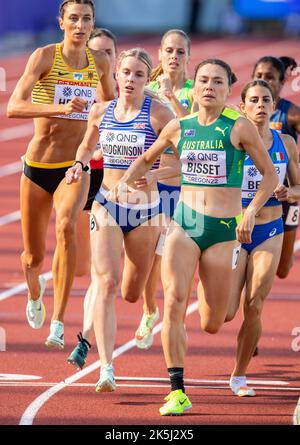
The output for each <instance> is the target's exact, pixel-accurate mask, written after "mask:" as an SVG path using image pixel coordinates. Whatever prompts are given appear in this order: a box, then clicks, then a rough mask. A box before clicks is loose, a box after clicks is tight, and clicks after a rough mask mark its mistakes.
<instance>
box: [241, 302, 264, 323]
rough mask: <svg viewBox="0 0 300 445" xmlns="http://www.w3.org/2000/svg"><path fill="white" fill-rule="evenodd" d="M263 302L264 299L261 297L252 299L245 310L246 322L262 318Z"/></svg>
mask: <svg viewBox="0 0 300 445" xmlns="http://www.w3.org/2000/svg"><path fill="white" fill-rule="evenodd" d="M263 302H264V300H263V299H262V298H260V297H256V298H253V299H252V300H250V302H249V303H248V304H247V305H246V307H245V310H244V317H245V321H246V322H248V323H252V322H255V321H256V320H258V319H260V316H261V312H262V308H263Z"/></svg>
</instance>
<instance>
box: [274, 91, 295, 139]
mask: <svg viewBox="0 0 300 445" xmlns="http://www.w3.org/2000/svg"><path fill="white" fill-rule="evenodd" d="M292 105H293V103H292V102H290V101H289V100H286V99H280V100H279V102H278V105H277V108H276V110H275V111H274V113H273V114H272V116H271V119H270V121H271V122H270V128H272V129H273V130H277V131H278V132H279V133H282V134H289V135H290V136H292V137H293V138H294V139H295V141H296V142H297V139H298V135H297V132H296V131H294V130H292V129H291V128H290V127H289V124H288V111H289V109H290V107H291V106H292Z"/></svg>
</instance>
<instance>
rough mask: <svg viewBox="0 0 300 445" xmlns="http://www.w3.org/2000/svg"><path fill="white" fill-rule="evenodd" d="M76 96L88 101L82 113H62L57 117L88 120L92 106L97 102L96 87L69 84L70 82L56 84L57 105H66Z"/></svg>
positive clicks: (55, 97)
mask: <svg viewBox="0 0 300 445" xmlns="http://www.w3.org/2000/svg"><path fill="white" fill-rule="evenodd" d="M74 97H78V98H80V99H83V100H85V101H87V104H86V106H85V107H84V110H83V111H82V112H80V113H78V112H76V113H71V114H68V115H63V114H60V115H58V116H55V117H59V118H62V119H77V120H87V119H88V114H89V111H90V109H91V106H92V105H93V104H94V103H95V102H96V89H95V88H91V87H85V86H79V85H69V84H56V85H55V94H54V103H55V104H57V105H65V104H67V103H69V102H70V101H71V100H72V99H73V98H74Z"/></svg>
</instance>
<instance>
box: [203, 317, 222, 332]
mask: <svg viewBox="0 0 300 445" xmlns="http://www.w3.org/2000/svg"><path fill="white" fill-rule="evenodd" d="M223 322H224V320H222V321H219V320H203V321H202V320H201V328H202V329H203V331H205V332H207V333H208V334H216V333H217V332H218V331H219V330H220V328H221V326H222V325H223Z"/></svg>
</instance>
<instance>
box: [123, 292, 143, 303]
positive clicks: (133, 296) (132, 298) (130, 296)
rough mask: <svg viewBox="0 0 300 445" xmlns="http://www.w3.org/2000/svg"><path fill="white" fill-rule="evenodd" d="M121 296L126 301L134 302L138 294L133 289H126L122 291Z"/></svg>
mask: <svg viewBox="0 0 300 445" xmlns="http://www.w3.org/2000/svg"><path fill="white" fill-rule="evenodd" d="M122 298H123V300H125V301H127V302H128V303H136V302H137V301H138V299H139V298H140V295H139V294H137V293H136V291H135V290H128V291H126V292H124V293H123V292H122Z"/></svg>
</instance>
